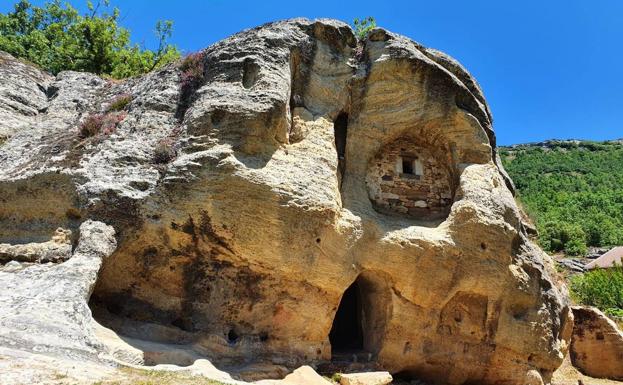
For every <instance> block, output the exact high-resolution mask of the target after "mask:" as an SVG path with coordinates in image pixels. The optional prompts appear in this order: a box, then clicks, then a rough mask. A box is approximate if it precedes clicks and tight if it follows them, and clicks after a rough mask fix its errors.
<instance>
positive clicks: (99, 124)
mask: <svg viewBox="0 0 623 385" xmlns="http://www.w3.org/2000/svg"><path fill="white" fill-rule="evenodd" d="M125 116H126V114H125V113H106V114H93V115H89V116H87V118H86V119H85V120H84V121H83V122H82V124H80V129H79V133H78V135H79V136H80V137H81V138H82V139H86V138H90V137H93V136H97V135H99V134H103V135H110V134H112V133H113V132H115V129H116V128H117V125H118V124H119V123H120V122H121V121H122V120H123V119H125Z"/></svg>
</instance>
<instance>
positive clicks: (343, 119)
mask: <svg viewBox="0 0 623 385" xmlns="http://www.w3.org/2000/svg"><path fill="white" fill-rule="evenodd" d="M347 133H348V114H347V113H345V112H342V113H340V114H339V115H338V116H337V118H336V119H335V121H334V122H333V136H334V138H335V150H336V152H337V168H338V180H339V182H340V186H341V185H342V177H343V176H344V169H345V167H346V162H345V156H346V136H347Z"/></svg>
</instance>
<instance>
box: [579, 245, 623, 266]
mask: <svg viewBox="0 0 623 385" xmlns="http://www.w3.org/2000/svg"><path fill="white" fill-rule="evenodd" d="M622 259H623V246H617V247H613V248H612V249H610V250H609V251H608V252H607V253H605V254H604V255H602V256H601V257H599V258H597V259H596V260H594V261H592V262H591V263H588V264H587V265H586V266H584V267H585V268H586V269H587V270H590V269H594V268H596V267H602V268H607V267H612V266H614V264H615V263H616V264H617V265H621V264H622V263H623V262H622V261H621V260H622Z"/></svg>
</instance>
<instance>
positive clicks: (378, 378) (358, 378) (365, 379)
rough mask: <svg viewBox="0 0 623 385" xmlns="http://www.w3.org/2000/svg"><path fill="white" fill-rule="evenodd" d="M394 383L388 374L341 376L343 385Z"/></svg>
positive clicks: (368, 373) (382, 384)
mask: <svg viewBox="0 0 623 385" xmlns="http://www.w3.org/2000/svg"><path fill="white" fill-rule="evenodd" d="M391 382H392V376H391V374H389V373H387V372H367V373H350V374H349V373H347V374H342V375H341V376H340V384H341V385H387V384H390V383H391Z"/></svg>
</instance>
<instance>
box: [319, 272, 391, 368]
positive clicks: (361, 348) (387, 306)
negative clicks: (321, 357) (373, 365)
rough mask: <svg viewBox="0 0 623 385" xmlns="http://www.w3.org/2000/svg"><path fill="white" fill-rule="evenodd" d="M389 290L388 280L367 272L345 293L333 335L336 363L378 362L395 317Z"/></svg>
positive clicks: (334, 324) (332, 342)
mask: <svg viewBox="0 0 623 385" xmlns="http://www.w3.org/2000/svg"><path fill="white" fill-rule="evenodd" d="M389 287H390V284H389V281H388V280H387V279H386V278H385V277H383V276H381V275H377V274H374V273H371V272H364V273H362V274H360V275H359V277H357V279H356V280H355V281H354V282H353V283H352V284H351V285H350V286H349V287H348V288H347V289H346V290H345V291H344V294H343V295H342V299H341V300H340V304H339V306H338V308H337V311H336V312H335V317H334V319H333V325H332V327H331V332H330V333H329V342H330V343H331V355H332V358H333V360H342V359H348V360H350V359H352V358H353V356H357V359H358V360H371V359H375V358H376V355H377V354H378V352H379V351H380V350H381V348H382V345H383V342H384V337H385V327H386V325H387V322H388V320H389V318H390V317H391V300H392V298H391V294H390V290H389Z"/></svg>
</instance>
